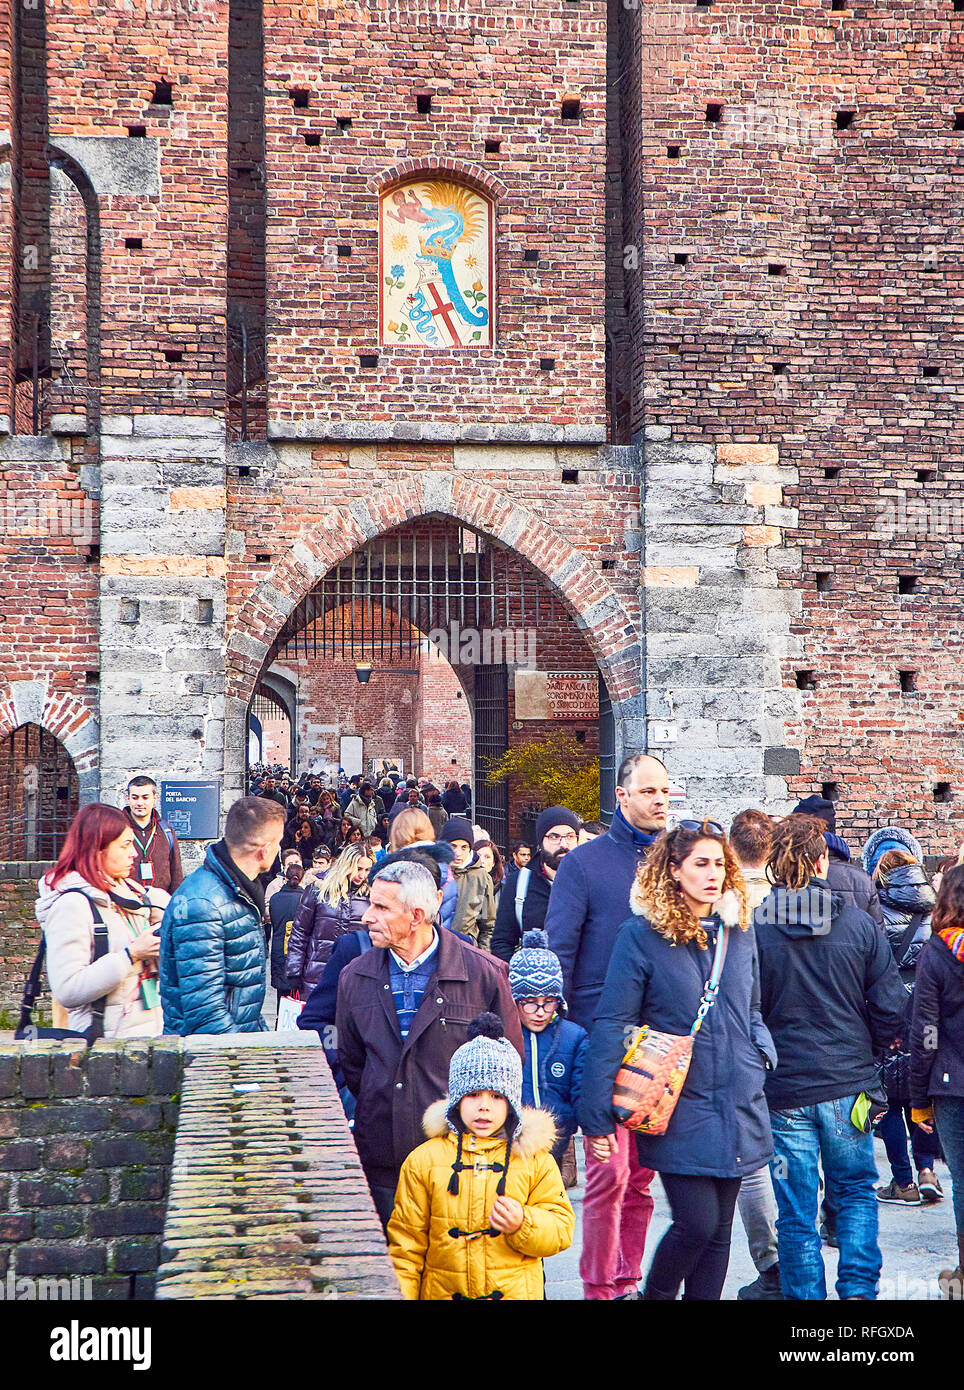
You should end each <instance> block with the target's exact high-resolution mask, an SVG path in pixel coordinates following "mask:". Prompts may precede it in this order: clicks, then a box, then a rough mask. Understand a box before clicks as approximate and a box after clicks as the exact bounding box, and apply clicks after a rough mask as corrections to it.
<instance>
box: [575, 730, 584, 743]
mask: <svg viewBox="0 0 964 1390" xmlns="http://www.w3.org/2000/svg"><path fill="white" fill-rule="evenodd" d="M576 742H577V743H585V742H586V731H585V729H577V730H576Z"/></svg>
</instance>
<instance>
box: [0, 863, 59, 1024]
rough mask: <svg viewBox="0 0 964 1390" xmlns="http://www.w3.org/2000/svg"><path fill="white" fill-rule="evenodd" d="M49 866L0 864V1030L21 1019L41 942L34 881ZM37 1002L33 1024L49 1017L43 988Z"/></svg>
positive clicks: (45, 993) (45, 992)
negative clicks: (21, 1005) (25, 985)
mask: <svg viewBox="0 0 964 1390" xmlns="http://www.w3.org/2000/svg"><path fill="white" fill-rule="evenodd" d="M50 867H51V866H50V865H49V864H30V863H23V864H0V1029H9V1028H13V1027H14V1026H15V1025H16V1022H17V1019H18V1018H19V1016H20V1000H21V997H22V995H23V987H24V983H25V981H26V978H27V975H28V974H29V973H30V967H31V966H32V965H33V962H34V957H35V956H36V954H37V946H38V944H39V942H40V927H39V926H38V924H37V918H36V915H35V913H34V904H35V902H36V901H37V880H38V879H39V878H40V877H41V875H43V874H44V873H46V871H47V870H48V869H49V868H50ZM46 981H47V977H46V975H44V989H43V992H42V993H41V994H40V996H39V997H38V1000H37V1004H36V1007H35V1010H34V1022H35V1023H43V1022H44V1021H45V1020H46V1019H48V1017H49V1014H50V994H49V992H48V990H47V988H46Z"/></svg>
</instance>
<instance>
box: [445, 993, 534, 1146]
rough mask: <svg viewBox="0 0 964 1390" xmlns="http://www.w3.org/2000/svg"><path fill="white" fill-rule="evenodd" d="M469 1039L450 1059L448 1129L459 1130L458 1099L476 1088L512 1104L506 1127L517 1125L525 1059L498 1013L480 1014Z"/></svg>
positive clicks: (520, 1107)
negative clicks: (489, 1092) (523, 1059)
mask: <svg viewBox="0 0 964 1390" xmlns="http://www.w3.org/2000/svg"><path fill="white" fill-rule="evenodd" d="M467 1031H468V1042H464V1043H463V1044H462V1046H461V1047H458V1048H456V1050H455V1052H454V1053H453V1054H452V1060H451V1062H449V1108H448V1111H447V1112H446V1119H447V1120H448V1124H449V1128H450V1129H452V1130H454V1131H455V1132H456V1133H459V1132H460V1130H461V1121H460V1119H459V1102H460V1101H461V1100H462V1099H463V1097H464V1096H469V1095H471V1094H472V1092H473V1091H492V1092H493V1094H495V1095H497V1096H505V1098H506V1100H507V1101H508V1103H509V1112H510V1113H509V1116H508V1118H507V1120H506V1130H507V1132H509V1133H512V1132H513V1131H514V1130H516V1129H517V1128H518V1125H519V1117H520V1115H521V1113H522V1058H521V1057H520V1056H519V1054H518V1052H517V1051H516V1050H515V1048H514V1047H513V1046H512V1044H511V1043H510V1042H509V1039H508V1038H507V1037H505V1035H504V1029H503V1027H502V1020H501V1019H500V1018H499V1016H498V1015H497V1014H479V1016H478V1018H474V1019H473V1020H472V1022H471V1023H470V1024H469V1026H468V1030H467Z"/></svg>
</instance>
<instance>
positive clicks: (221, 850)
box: [211, 840, 264, 921]
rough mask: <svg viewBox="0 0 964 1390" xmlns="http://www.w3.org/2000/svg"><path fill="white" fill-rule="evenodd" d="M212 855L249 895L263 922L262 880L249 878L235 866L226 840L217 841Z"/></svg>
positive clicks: (212, 849) (212, 847) (212, 848)
mask: <svg viewBox="0 0 964 1390" xmlns="http://www.w3.org/2000/svg"><path fill="white" fill-rule="evenodd" d="M211 853H212V854H213V855H214V857H215V859H216V860H217V861H218V863H219V864H220V865H221V867H222V869H224V870H225V872H226V873H228V874H229V875H230V876H231V878H232V879H233V880H234V882H235V883H236V884H237V885H238V887H239V888H242V889H243V890H244V892H245V893H247V895H248V897H249V898H250V899H251V901H252V902H253V903H254V905H255V907H256V908H257V909H258V912H259V914H260V916H261V920H262V921H263V920H264V889H263V888H262V886H261V882H260V880H259V879H251V878H248V877H247V876H246V875H245V874H243V873H242V872H241V870H240V869H239V868H238V866H237V864H235V862H234V860H233V859H232V858H231V855H230V854H229V853H228V847H227V845H226V843H225V842H224V840H218V841H216V842H215V843H214V844H213V845H212V846H211Z"/></svg>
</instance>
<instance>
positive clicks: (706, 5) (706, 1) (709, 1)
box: [696, 0, 713, 10]
mask: <svg viewBox="0 0 964 1390" xmlns="http://www.w3.org/2000/svg"><path fill="white" fill-rule="evenodd" d="M712 7H713V0H696V8H697V9H698V10H709V9H712Z"/></svg>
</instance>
